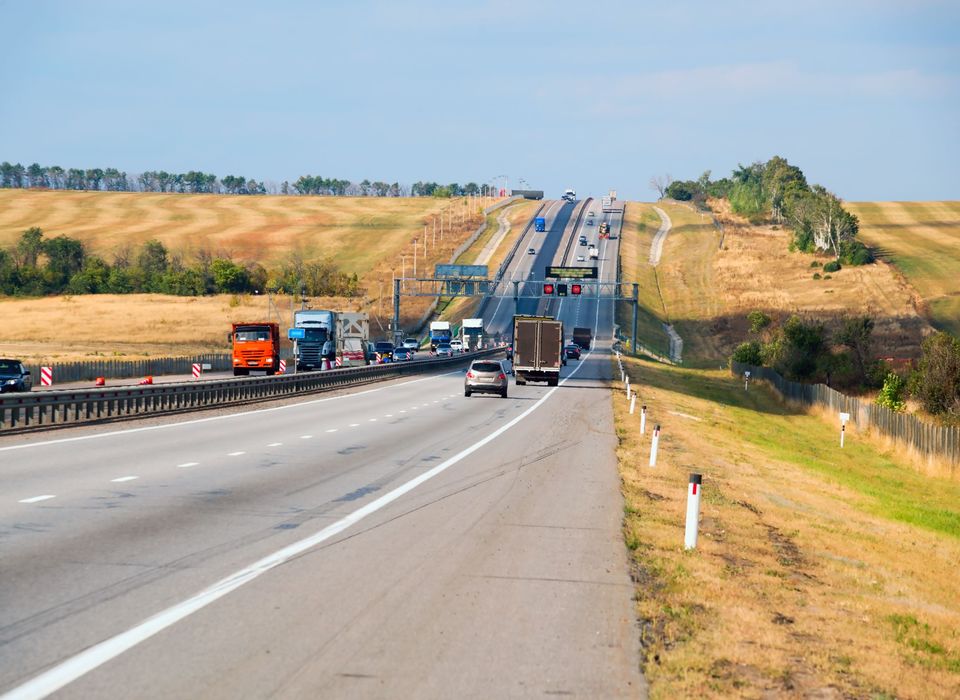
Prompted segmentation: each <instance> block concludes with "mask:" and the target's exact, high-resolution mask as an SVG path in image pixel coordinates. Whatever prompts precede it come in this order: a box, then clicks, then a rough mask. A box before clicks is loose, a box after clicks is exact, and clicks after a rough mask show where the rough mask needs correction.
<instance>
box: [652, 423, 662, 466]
mask: <svg viewBox="0 0 960 700" xmlns="http://www.w3.org/2000/svg"><path fill="white" fill-rule="evenodd" d="M659 446H660V426H659V425H657V426H656V427H654V429H653V440H652V441H651V442H650V466H651V467H655V466H657V448H658V447H659Z"/></svg>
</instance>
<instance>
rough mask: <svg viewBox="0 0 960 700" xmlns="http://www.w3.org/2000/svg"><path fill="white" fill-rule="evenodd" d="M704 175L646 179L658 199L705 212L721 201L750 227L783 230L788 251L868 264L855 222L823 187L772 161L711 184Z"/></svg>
mask: <svg viewBox="0 0 960 700" xmlns="http://www.w3.org/2000/svg"><path fill="white" fill-rule="evenodd" d="M710 175H711V172H710V171H709V170H707V171H706V172H704V173H703V174H702V175H701V176H700V177H699V178H698V179H696V180H673V179H672V178H671V177H670V176H669V175H666V176H657V177H653V178H651V179H650V186H651V187H652V188H653V189H655V190H656V191H657V192H658V193H659V195H660V197H661V198H663V197H670V198H672V199H676V200H678V201H686V202H693V203H694V204H697V205H698V206H700V207H703V208H709V205H708V199H709V198H711V197H712V198H718V199H726V200H727V201H729V202H730V209H731V210H732V211H733V212H734V213H735V214H739V215H741V216H744V217H746V218H747V219H748V220H749V221H751V222H752V223H773V224H777V225H783V226H786V227H787V228H789V229H790V230H791V232H792V233H793V240H792V241H791V247H792V249H795V250H801V251H804V252H807V253H813V252H825V253H829V254H831V255H833V256H834V258H835V261H836V263H838V264H839V263H844V264H849V265H867V264H870V263H872V262H874V255H873V252H872V251H871V250H870V249H869V248H868V247H867V246H865V245H864V244H863V243H862V242H860V241H858V240H857V234H858V233H859V232H860V222H859V220H858V219H857V217H856V216H855V215H853V214H851V213H850V212H848V211H847V210H846V209H844V208H843V201H842V200H841V199H840V198H839V197H838V196H837V195H835V194H833V193H832V192H830V191H829V190H827V189H826V188H825V187H823V186H822V185H811V184H809V183H808V182H807V178H806V176H805V175H804V174H803V171H802V170H801V169H800V168H798V167H797V166H795V165H791V164H790V163H788V162H787V160H786V158H782V157H780V156H774V157H773V158H771V159H770V160H768V161H767V162H765V163H764V162H761V161H757V162H756V163H752V164H750V165H742V164H740V165H738V166H737V168H736V169H735V170H734V171H733V172H732V174H731V176H730V177H724V178H720V179H719V180H711V179H710Z"/></svg>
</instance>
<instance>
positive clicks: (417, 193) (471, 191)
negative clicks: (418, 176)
mask: <svg viewBox="0 0 960 700" xmlns="http://www.w3.org/2000/svg"><path fill="white" fill-rule="evenodd" d="M493 193H494V190H493V188H492V187H491V186H490V185H486V184H484V185H478V184H477V183H475V182H468V183H467V184H466V185H460V184H459V183H457V182H451V183H450V184H449V185H440V184H438V183H436V182H419V181H417V182H415V183H413V184H412V185H411V186H410V196H411V197H465V196H469V195H478V194H479V195H483V196H486V195H489V194H493Z"/></svg>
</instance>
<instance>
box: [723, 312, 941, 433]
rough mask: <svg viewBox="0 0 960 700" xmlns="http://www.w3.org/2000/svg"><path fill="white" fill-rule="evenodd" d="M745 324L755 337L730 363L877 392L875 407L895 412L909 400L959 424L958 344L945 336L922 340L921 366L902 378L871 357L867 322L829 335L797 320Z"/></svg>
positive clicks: (844, 324) (851, 320)
mask: <svg viewBox="0 0 960 700" xmlns="http://www.w3.org/2000/svg"><path fill="white" fill-rule="evenodd" d="M747 319H748V320H749V321H750V333H751V335H753V336H754V337H753V338H752V339H751V340H748V341H746V342H744V343H741V344H740V345H738V346H737V348H736V350H734V352H733V355H732V357H731V359H732V360H733V361H734V362H742V363H744V364H748V365H754V366H758V367H759V366H765V367H771V368H773V369H775V370H776V371H777V372H779V373H780V374H781V375H782V376H784V377H785V378H787V379H790V380H793V381H822V382H825V383H826V384H828V385H829V386H833V387H847V388H852V389H857V390H862V389H870V388H873V389H876V388H880V393H879V396H878V397H877V403H879V404H881V405H883V406H887V407H888V408H891V409H893V410H895V411H902V410H904V408H905V406H906V399H907V398H908V397H912V398H914V399H916V400H917V401H918V402H919V403H920V404H921V405H922V406H923V409H924V410H925V411H927V412H928V413H930V414H932V415H936V416H940V417H943V418H945V419H947V420H950V421H960V340H957V339H956V338H954V337H953V336H952V335H950V334H948V333H942V332H941V333H934V334H933V335H931V336H929V337H928V338H927V339H926V340H924V342H923V345H922V352H921V357H920V361H919V362H918V363H917V364H916V366H915V367H914V368H913V369H912V370H911V371H910V373H909V375H900V374H897V373H895V372H892V371H891V370H890V368H889V367H888V366H887V364H886V363H884V362H883V361H882V360H880V359H878V358H877V357H876V355H875V354H874V348H873V339H872V336H873V330H874V321H873V319H872V318H870V317H869V316H853V317H847V318H844V319H842V320H841V322H840V324H839V325H838V326H837V327H836V328H834V329H833V331H832V332H830V331H828V330H827V328H826V326H825V325H824V324H823V323H821V322H819V321H816V320H810V319H803V318H801V317H799V316H796V315H794V316H790V317H789V318H788V319H787V320H786V321H783V322H782V323H779V324H777V323H774V322H773V320H772V319H771V318H770V317H769V316H768V315H767V314H765V313H763V312H762V311H751V312H750V313H749V314H748V315H747Z"/></svg>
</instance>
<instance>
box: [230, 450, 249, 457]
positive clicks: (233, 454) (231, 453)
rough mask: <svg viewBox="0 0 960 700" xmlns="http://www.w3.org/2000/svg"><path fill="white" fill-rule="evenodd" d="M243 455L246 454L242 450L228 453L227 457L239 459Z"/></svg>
mask: <svg viewBox="0 0 960 700" xmlns="http://www.w3.org/2000/svg"><path fill="white" fill-rule="evenodd" d="M245 454H247V453H246V452H244V451H243V450H240V451H239V452H228V453H227V457H239V456H240V455H245Z"/></svg>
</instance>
